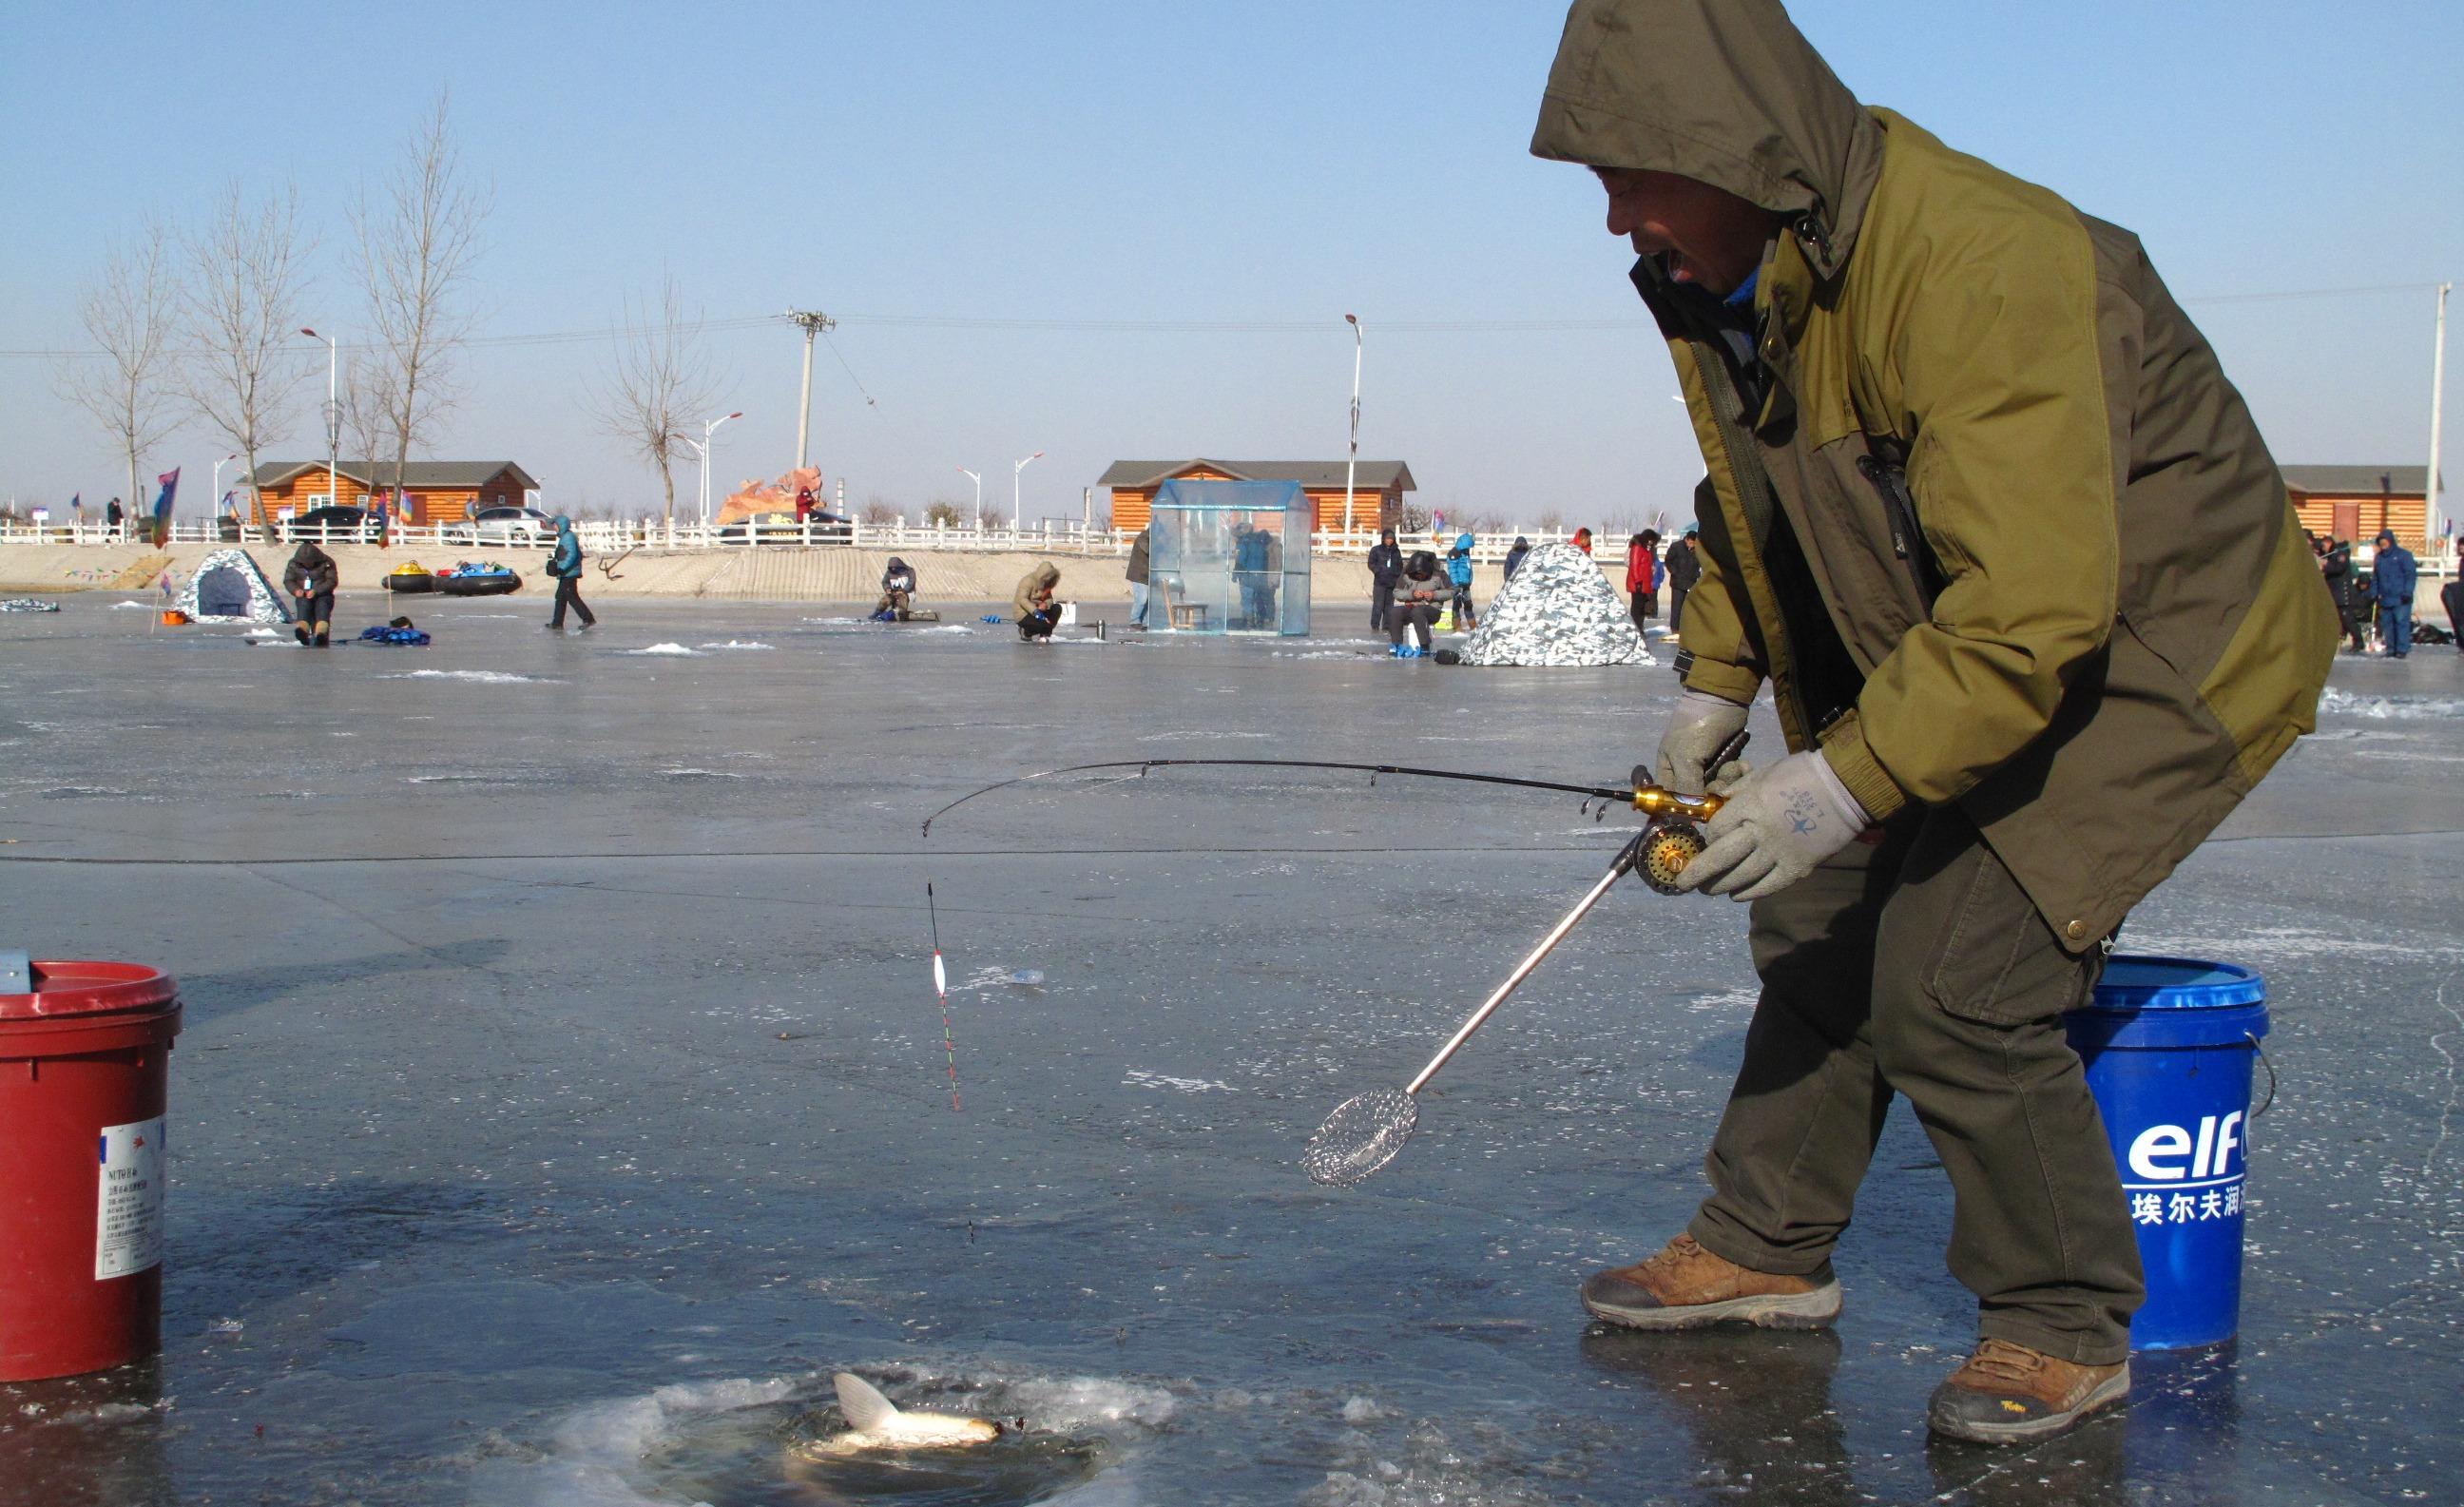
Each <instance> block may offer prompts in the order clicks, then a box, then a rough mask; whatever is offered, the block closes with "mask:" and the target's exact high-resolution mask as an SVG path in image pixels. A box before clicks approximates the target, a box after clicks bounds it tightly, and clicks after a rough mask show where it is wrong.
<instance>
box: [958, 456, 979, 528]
mask: <svg viewBox="0 0 2464 1507" xmlns="http://www.w3.org/2000/svg"><path fill="white" fill-rule="evenodd" d="M958 475H960V476H964V477H966V478H967V479H968V480H970V481H972V482H974V483H975V484H976V520H975V522H976V529H977V531H978V532H979V533H980V532H981V531H982V530H983V526H984V478H983V476H981V475H980V474H979V473H977V472H973V471H969V470H968V469H967V468H966V467H964V466H960V467H959V468H958Z"/></svg>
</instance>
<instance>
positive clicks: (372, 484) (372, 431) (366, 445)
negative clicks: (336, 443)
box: [341, 350, 396, 491]
mask: <svg viewBox="0 0 2464 1507" xmlns="http://www.w3.org/2000/svg"><path fill="white" fill-rule="evenodd" d="M341 410H342V417H341V448H342V458H343V459H345V460H356V461H359V462H361V463H363V464H364V465H365V466H367V467H368V470H369V473H370V474H369V476H368V487H369V490H371V491H374V490H375V489H376V485H377V477H376V475H375V471H376V464H377V457H378V456H380V455H382V454H385V442H386V441H387V440H389V439H391V438H393V436H394V427H393V426H394V417H393V416H394V413H395V412H396V403H395V399H394V392H393V366H392V364H391V363H389V362H387V361H386V360H385V358H384V357H383V356H382V355H381V354H378V353H375V352H370V351H363V350H354V351H352V352H351V353H350V355H349V356H347V357H346V358H344V360H343V362H342V396H341Z"/></svg>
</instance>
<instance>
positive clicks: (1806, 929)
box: [1692, 809, 2145, 1365]
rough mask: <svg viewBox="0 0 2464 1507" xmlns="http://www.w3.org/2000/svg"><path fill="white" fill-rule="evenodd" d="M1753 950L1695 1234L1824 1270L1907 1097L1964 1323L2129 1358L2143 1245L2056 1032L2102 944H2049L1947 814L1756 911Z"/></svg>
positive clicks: (1731, 1251)
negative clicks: (1929, 1147)
mask: <svg viewBox="0 0 2464 1507" xmlns="http://www.w3.org/2000/svg"><path fill="white" fill-rule="evenodd" d="M1752 946H1753V957H1754V969H1755V971H1756V972H1757V973H1759V974H1760V975H1761V976H1762V985H1763V988H1762V998H1761V1001H1760V1002H1759V1003H1758V1004H1757V1005H1756V1006H1755V1007H1754V1018H1753V1024H1752V1026H1751V1027H1750V1028H1749V1030H1748V1031H1747V1033H1746V1058H1745V1065H1744V1067H1743V1069H1742V1070H1741V1071H1740V1072H1739V1073H1738V1075H1737V1083H1736V1087H1735V1088H1734V1090H1732V1091H1731V1092H1730V1094H1729V1096H1728V1107H1727V1113H1726V1114H1725V1115H1724V1116H1723V1117H1722V1119H1721V1121H1720V1130H1719V1134H1718V1135H1717V1136H1716V1137H1715V1138H1714V1139H1713V1140H1712V1142H1711V1153H1710V1155H1709V1157H1708V1158H1706V1159H1705V1170H1706V1171H1707V1172H1708V1174H1709V1176H1710V1180H1711V1189H1712V1191H1711V1196H1710V1197H1709V1198H1708V1199H1706V1200H1705V1201H1704V1204H1703V1208H1702V1210H1701V1212H1700V1213H1698V1214H1697V1215H1696V1216H1695V1218H1694V1222H1693V1226H1692V1233H1693V1235H1694V1238H1695V1239H1696V1240H1699V1241H1701V1242H1702V1243H1703V1245H1704V1246H1705V1248H1706V1249H1708V1250H1710V1251H1711V1252H1714V1253H1716V1254H1719V1255H1722V1256H1726V1257H1727V1259H1729V1260H1731V1261H1735V1262H1737V1263H1739V1264H1740V1265H1743V1266H1748V1267H1751V1268H1753V1269H1755V1270H1756V1271H1762V1272H1783V1273H1791V1274H1803V1273H1808V1272H1812V1271H1814V1270H1815V1268H1817V1267H1819V1266H1820V1265H1821V1264H1822V1263H1823V1262H1824V1261H1826V1260H1828V1259H1829V1258H1830V1256H1831V1248H1832V1247H1833V1246H1834V1245H1835V1244H1836V1243H1837V1241H1838V1239H1839V1234H1840V1231H1842V1230H1846V1229H1847V1228H1848V1221H1849V1217H1850V1215H1851V1213H1852V1211H1853V1210H1854V1208H1855V1204H1856V1197H1857V1185H1858V1184H1859V1182H1861V1181H1862V1180H1863V1179H1864V1176H1865V1167H1866V1164H1867V1163H1869V1162H1871V1161H1872V1160H1873V1153H1874V1142H1875V1141H1876V1139H1877V1138H1878V1137H1879V1136H1881V1131H1882V1118H1883V1115H1884V1113H1885V1112H1886V1111H1887V1110H1888V1109H1889V1108H1890V1104H1891V1096H1892V1094H1893V1093H1894V1092H1897V1093H1900V1094H1904V1095H1906V1096H1907V1097H1908V1102H1909V1104H1910V1105H1911V1106H1913V1107H1914V1108H1915V1110H1916V1113H1917V1119H1918V1120H1919V1121H1920V1122H1921V1123H1922V1124H1923V1125H1924V1126H1925V1134H1926V1135H1927V1136H1929V1137H1931V1138H1932V1141H1933V1145H1934V1149H1935V1151H1936V1152H1937V1153H1939V1154H1940V1156H1941V1157H1942V1163H1943V1166H1944V1168H1945V1169H1946V1170H1947V1171H1948V1172H1949V1174H1950V1186H1951V1191H1952V1194H1953V1196H1954V1198H1955V1199H1956V1208H1955V1209H1954V1212H1953V1216H1952V1221H1951V1233H1950V1251H1949V1265H1950V1274H1951V1275H1953V1276H1955V1277H1957V1278H1958V1279H1959V1280H1960V1281H1961V1282H1962V1283H1964V1284H1966V1285H1967V1287H1968V1289H1969V1291H1970V1292H1972V1293H1974V1294H1975V1295H1976V1296H1977V1300H1978V1303H1979V1308H1980V1315H1979V1319H1978V1324H1977V1327H1978V1330H1979V1331H1980V1333H1981V1334H1982V1335H1983V1336H1985V1337H1987V1338H1992V1339H2001V1340H2007V1341H2012V1342H2013V1343H2016V1344H2023V1345H2026V1346H2028V1347H2029V1348H2031V1349H2034V1350H2040V1351H2043V1352H2045V1353H2046V1354H2049V1355H2055V1356H2059V1357H2061V1358H2062V1359H2064V1360H2068V1361H2073V1362H2076V1363H2080V1364H2084V1365H2109V1364H2111V1363H2114V1362H2117V1361H2120V1360H2122V1359H2123V1357H2124V1356H2126V1355H2127V1354H2128V1353H2129V1348H2130V1329H2129V1325H2130V1315H2131V1313H2132V1312H2133V1311H2134V1310H2136V1309H2137V1308H2138V1306H2139V1302H2140V1299H2141V1297H2142V1296H2145V1290H2144V1289H2143V1287H2142V1286H2141V1281H2140V1270H2139V1248H2138V1243H2137V1240H2136V1238H2135V1237H2134V1235H2133V1233H2132V1230H2131V1227H2130V1218H2129V1212H2128V1206H2127V1204H2126V1203H2125V1202H2124V1200H2123V1192H2122V1178H2121V1174H2120V1173H2119V1171H2118V1170H2117V1169H2116V1168H2115V1166H2114V1163H2113V1153H2112V1151H2111V1150H2110V1149H2109V1148H2108V1146H2107V1144H2106V1142H2105V1139H2104V1126H2103V1122H2102V1120H2101V1119H2099V1117H2098V1115H2097V1109H2096V1100H2095V1099H2094V1098H2092V1097H2089V1094H2088V1089H2087V1078H2086V1075H2085V1074H2084V1073H2083V1072H2082V1070H2081V1069H2080V1066H2079V1055H2078V1053H2074V1052H2072V1051H2071V1049H2070V1045H2069V1043H2068V1042H2067V1041H2066V1040H2065V1039H2064V1038H2063V1034H2062V1021H2061V1017H2062V1012H2063V1011H2064V1010H2067V1009H2070V1008H2073V1007H2075V1006H2077V1005H2079V1004H2081V1003H2083V1002H2084V1001H2085V999H2086V997H2087V993H2088V991H2089V990H2090V989H2091V988H2092V987H2094V986H2095V984H2096V979H2097V975H2098V974H2099V973H2100V972H2101V969H2102V967H2103V949H2102V948H2101V947H2090V948H2089V949H2088V950H2087V952H2086V953H2085V955H2083V956H2078V957H2074V956H2072V955H2070V954H2068V953H2065V952H2064V951H2063V950H2062V949H2061V946H2060V944H2059V943H2058V942H2056V941H2055V938H2054V933H2053V929H2052V928H2051V927H2050V926H2048V925H2046V924H2045V922H2044V920H2043V919H2042V918H2041V917H2039V916H2038V915H2037V913H2036V909H2035V906H2034V905H2032V904H2031V903H2029V900H2028V898H2027V896H2026V894H2025V893H2024V892H2023V891H2021V890H2020V888H2019V885H2018V882H2017V881H2016V880H2015V879H2013V878H2012V876H2011V873H2010V871H2009V870H2008V869H2006V868H2004V867H2003V866H2002V862H2001V860H2000V859H1999V858H1997V857H1995V856H1994V854H1993V851H1992V849H1991V848H1990V847H1988V846H1987V845H1986V843H1985V841H1984V840H1983V839H1982V838H1980V837H1979V836H1978V835H1977V833H1976V829H1975V827H1974V826H1973V825H1971V824H1970V823H1969V820H1968V818H1967V817H1966V816H1964V815H1962V814H1960V813H1959V812H1958V811H1957V810H1955V809H1935V810H1932V811H1928V812H1925V813H1923V814H1921V815H1916V816H1914V817H1913V818H1912V819H1910V820H1907V821H1902V822H1894V823H1892V824H1890V827H1889V828H1888V829H1887V830H1886V833H1885V837H1884V840H1883V841H1882V842H1881V844H1880V845H1879V846H1872V847H1869V846H1866V845H1864V844H1861V843H1854V844H1851V845H1850V846H1849V848H1848V850H1847V852H1845V853H1841V854H1839V855H1838V856H1837V858H1834V859H1833V860H1831V861H1830V862H1829V863H1826V864H1824V865H1823V866H1822V867H1821V868H1819V869H1816V870H1815V872H1814V873H1813V874H1812V875H1809V876H1807V877H1806V878H1805V879H1803V880H1801V881H1799V882H1798V883H1796V884H1793V885H1791V886H1790V887H1789V888H1787V889H1785V890H1782V891H1781V892H1779V893H1778V894H1776V895H1773V896H1771V897H1770V898H1767V899H1762V900H1757V901H1755V902H1754V908H1753V928H1752Z"/></svg>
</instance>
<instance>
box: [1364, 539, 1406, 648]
mask: <svg viewBox="0 0 2464 1507" xmlns="http://www.w3.org/2000/svg"><path fill="white" fill-rule="evenodd" d="M1402 573H1403V551H1402V548H1401V547H1400V546H1399V545H1397V543H1395V531H1394V530H1393V529H1391V528H1381V529H1379V530H1378V531H1377V543H1374V544H1372V545H1370V546H1369V631H1370V632H1373V633H1375V632H1383V631H1384V630H1385V627H1386V619H1387V618H1388V617H1389V616H1390V615H1391V614H1392V613H1393V612H1394V609H1395V608H1394V603H1395V578H1396V577H1397V576H1399V575H1401V574H1402Z"/></svg>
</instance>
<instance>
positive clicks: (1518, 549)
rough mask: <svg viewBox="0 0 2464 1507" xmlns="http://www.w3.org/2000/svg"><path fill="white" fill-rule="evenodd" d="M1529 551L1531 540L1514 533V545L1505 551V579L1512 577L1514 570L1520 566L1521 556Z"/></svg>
mask: <svg viewBox="0 0 2464 1507" xmlns="http://www.w3.org/2000/svg"><path fill="white" fill-rule="evenodd" d="M1529 553H1531V541H1529V540H1528V539H1526V538H1524V537H1523V536H1522V535H1520V534H1517V535H1515V536H1514V547H1513V548H1511V549H1509V550H1507V552H1506V579H1507V580H1508V581H1511V580H1513V579H1514V572H1515V571H1517V570H1519V569H1521V568H1522V565H1523V557H1524V556H1526V555H1528V554H1529Z"/></svg>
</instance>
